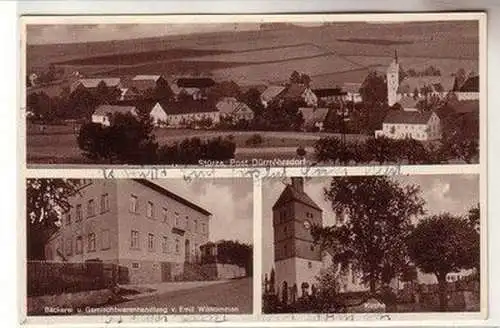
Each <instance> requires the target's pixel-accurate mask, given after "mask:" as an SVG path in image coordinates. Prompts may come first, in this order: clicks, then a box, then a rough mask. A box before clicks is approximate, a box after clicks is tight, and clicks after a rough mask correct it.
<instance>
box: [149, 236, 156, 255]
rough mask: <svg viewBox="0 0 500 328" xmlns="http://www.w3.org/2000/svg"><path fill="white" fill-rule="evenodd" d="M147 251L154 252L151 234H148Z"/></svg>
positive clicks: (153, 241) (153, 239) (153, 237)
mask: <svg viewBox="0 0 500 328" xmlns="http://www.w3.org/2000/svg"><path fill="white" fill-rule="evenodd" d="M148 250H149V251H154V250H155V235H153V234H152V233H148Z"/></svg>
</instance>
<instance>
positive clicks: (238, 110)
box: [216, 97, 254, 121]
mask: <svg viewBox="0 0 500 328" xmlns="http://www.w3.org/2000/svg"><path fill="white" fill-rule="evenodd" d="M216 108H217V110H219V112H220V118H231V119H233V120H234V121H239V120H245V121H250V120H252V119H253V117H254V113H253V110H252V109H251V108H250V107H248V105H247V104H245V103H243V102H241V101H238V100H237V99H236V98H233V97H224V98H222V99H221V100H220V101H219V102H217V104H216Z"/></svg>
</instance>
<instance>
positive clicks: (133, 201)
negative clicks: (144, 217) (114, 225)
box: [129, 195, 139, 213]
mask: <svg viewBox="0 0 500 328" xmlns="http://www.w3.org/2000/svg"><path fill="white" fill-rule="evenodd" d="M138 202H139V201H138V199H137V196H134V195H130V205H129V211H130V212H132V213H137V211H138Z"/></svg>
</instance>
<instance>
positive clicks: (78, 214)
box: [76, 204, 82, 222]
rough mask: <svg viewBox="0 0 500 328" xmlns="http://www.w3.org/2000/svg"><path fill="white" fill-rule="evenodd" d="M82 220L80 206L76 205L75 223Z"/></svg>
mask: <svg viewBox="0 0 500 328" xmlns="http://www.w3.org/2000/svg"><path fill="white" fill-rule="evenodd" d="M81 220H82V204H78V205H76V221H77V222H79V221H81Z"/></svg>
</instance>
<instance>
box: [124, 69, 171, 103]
mask: <svg viewBox="0 0 500 328" xmlns="http://www.w3.org/2000/svg"><path fill="white" fill-rule="evenodd" d="M159 87H164V88H168V87H169V85H168V82H167V80H166V79H165V78H164V77H163V76H162V75H136V76H134V77H133V78H132V79H130V80H128V81H125V82H123V87H122V88H121V91H122V95H121V100H130V99H138V98H143V97H145V96H147V94H146V93H147V92H151V91H152V90H155V89H156V88H159Z"/></svg>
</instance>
